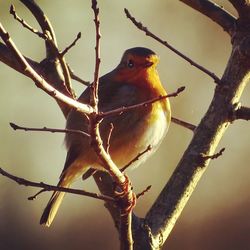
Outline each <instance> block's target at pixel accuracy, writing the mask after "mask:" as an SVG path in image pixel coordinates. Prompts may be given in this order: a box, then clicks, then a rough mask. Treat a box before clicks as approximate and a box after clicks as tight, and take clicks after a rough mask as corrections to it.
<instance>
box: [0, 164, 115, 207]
mask: <svg viewBox="0 0 250 250" xmlns="http://www.w3.org/2000/svg"><path fill="white" fill-rule="evenodd" d="M0 174H1V175H3V176H5V177H7V178H9V179H11V180H13V181H15V182H16V183H18V184H19V185H24V186H30V187H39V188H43V189H44V191H60V192H65V193H71V194H78V195H83V196H87V197H92V198H95V199H99V200H104V201H109V202H111V201H112V202H114V201H115V199H114V198H112V197H109V196H107V195H102V194H96V193H91V192H87V191H84V190H80V189H74V188H64V187H58V186H53V185H49V184H46V183H43V182H34V181H29V180H27V179H24V178H20V177H17V176H15V175H12V174H10V173H8V172H6V171H5V170H3V169H2V168H0Z"/></svg>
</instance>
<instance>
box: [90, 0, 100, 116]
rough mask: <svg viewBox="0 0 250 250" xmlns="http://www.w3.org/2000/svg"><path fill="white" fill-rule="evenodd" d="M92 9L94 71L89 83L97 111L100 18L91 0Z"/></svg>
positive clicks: (94, 3) (92, 103)
mask: <svg viewBox="0 0 250 250" xmlns="http://www.w3.org/2000/svg"><path fill="white" fill-rule="evenodd" d="M91 7H92V9H93V12H94V23H95V31H96V32H95V34H96V46H95V72H94V81H93V83H92V84H91V91H92V93H91V94H92V95H91V101H90V104H91V106H92V107H93V108H94V109H95V110H96V112H98V101H99V99H98V88H99V69H100V63H101V58H100V39H101V33H100V20H99V8H98V7H97V1H96V0H92V6H91Z"/></svg>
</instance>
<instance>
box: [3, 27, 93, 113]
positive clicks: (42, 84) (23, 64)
mask: <svg viewBox="0 0 250 250" xmlns="http://www.w3.org/2000/svg"><path fill="white" fill-rule="evenodd" d="M0 36H1V38H2V39H3V41H4V42H5V44H6V45H7V47H8V48H9V50H10V51H11V53H12V55H13V56H14V57H15V59H16V61H17V62H18V63H19V65H20V68H21V70H22V71H23V72H25V75H27V76H28V77H29V78H31V79H32V80H33V81H34V82H35V84H36V86H37V87H38V88H41V89H42V90H44V91H45V92H46V93H47V94H49V95H50V96H52V97H53V98H55V99H56V100H59V101H62V102H64V103H65V104H67V105H69V106H70V107H74V108H75V109H77V110H79V111H80V112H83V113H86V114H90V113H92V112H93V109H92V107H91V106H89V105H87V104H82V103H79V102H77V101H75V100H73V99H72V98H70V97H68V96H66V95H64V94H62V93H60V92H59V91H58V90H56V89H55V88H53V87H52V86H51V85H50V84H49V83H48V82H46V81H45V80H44V79H43V78H42V77H41V76H40V75H39V74H38V73H37V72H36V71H35V70H34V69H33V68H32V67H31V65H29V63H28V62H27V61H26V59H25V57H24V56H23V55H22V54H21V53H20V51H19V50H18V49H17V47H16V45H15V44H14V42H13V41H12V39H11V38H10V36H9V34H8V33H7V32H6V31H5V29H4V28H3V26H2V24H1V23H0Z"/></svg>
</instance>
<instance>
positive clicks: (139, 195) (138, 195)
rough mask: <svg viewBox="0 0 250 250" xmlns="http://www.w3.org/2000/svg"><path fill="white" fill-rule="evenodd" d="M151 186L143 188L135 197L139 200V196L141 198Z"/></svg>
mask: <svg viewBox="0 0 250 250" xmlns="http://www.w3.org/2000/svg"><path fill="white" fill-rule="evenodd" d="M151 187H152V186H151V185H149V186H147V187H146V188H145V190H143V191H142V192H140V193H139V194H137V195H136V198H137V199H139V198H140V197H141V196H143V195H144V194H145V193H147V192H148V191H149V190H150V189H151Z"/></svg>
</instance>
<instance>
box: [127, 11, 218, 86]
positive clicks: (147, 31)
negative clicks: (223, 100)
mask: <svg viewBox="0 0 250 250" xmlns="http://www.w3.org/2000/svg"><path fill="white" fill-rule="evenodd" d="M124 11H125V14H126V16H127V18H128V19H130V20H131V22H132V23H133V24H134V25H135V26H136V27H137V28H138V29H139V30H141V31H143V32H144V33H145V34H146V36H149V37H152V38H153V39H155V40H156V41H158V42H159V43H161V44H162V45H164V46H165V47H167V48H168V49H170V50H171V51H173V52H174V53H175V54H177V55H178V56H180V57H181V58H183V59H184V60H185V61H187V62H189V63H190V64H191V65H192V66H194V67H196V68H197V69H199V70H200V71H202V72H203V73H205V74H207V75H208V76H210V77H211V78H212V79H214V82H215V83H217V84H220V83H221V80H220V78H219V77H218V76H216V75H215V74H214V73H212V72H211V71H209V70H207V69H206V68H204V67H203V66H201V65H200V64H198V63H196V62H194V61H193V60H192V59H190V58H189V57H188V56H186V55H184V54H183V53H181V52H180V51H179V50H177V49H175V48H174V47H173V46H172V45H170V44H169V43H168V42H167V41H164V40H162V39H161V38H159V37H158V36H156V35H155V34H153V33H152V32H151V31H149V30H148V28H147V27H145V26H143V24H142V23H140V22H138V21H137V20H136V19H135V18H134V17H133V16H132V15H131V14H130V12H129V11H128V10H127V9H124Z"/></svg>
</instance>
